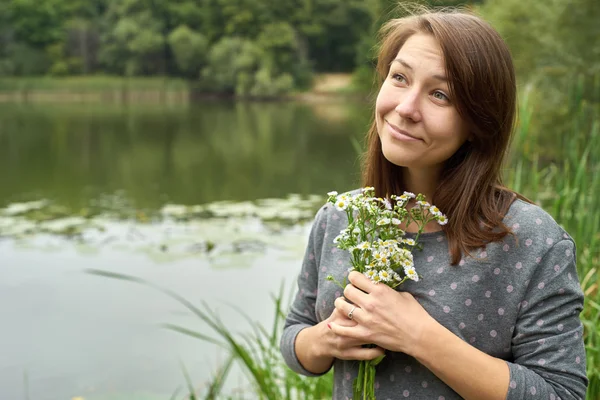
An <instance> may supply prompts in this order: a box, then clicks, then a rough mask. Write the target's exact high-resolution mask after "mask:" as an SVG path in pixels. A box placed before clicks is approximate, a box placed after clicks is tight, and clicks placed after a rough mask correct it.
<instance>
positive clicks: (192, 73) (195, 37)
mask: <svg viewBox="0 0 600 400" xmlns="http://www.w3.org/2000/svg"><path fill="white" fill-rule="evenodd" d="M168 43H169V46H170V47H171V51H172V53H173V55H174V56H175V61H176V62H177V66H178V68H179V70H180V71H181V72H182V73H183V74H184V75H186V76H188V77H197V76H198V75H199V73H200V69H201V67H202V66H203V65H204V64H205V62H206V55H207V53H208V40H207V39H206V37H204V35H202V34H200V33H198V32H195V31H193V30H192V29H190V28H189V27H188V26H187V25H179V26H178V27H177V28H176V29H175V30H173V31H172V32H171V33H170V34H169V37H168Z"/></svg>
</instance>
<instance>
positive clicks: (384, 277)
mask: <svg viewBox="0 0 600 400" xmlns="http://www.w3.org/2000/svg"><path fill="white" fill-rule="evenodd" d="M379 279H381V281H382V282H388V281H390V280H391V279H392V274H391V273H390V271H389V270H385V269H384V270H381V271H379Z"/></svg>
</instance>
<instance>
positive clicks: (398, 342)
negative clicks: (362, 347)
mask: <svg viewBox="0 0 600 400" xmlns="http://www.w3.org/2000/svg"><path fill="white" fill-rule="evenodd" d="M348 279H349V280H350V283H349V284H348V285H347V286H346V288H345V289H344V296H345V298H346V299H348V300H349V301H351V302H352V303H354V304H350V303H349V302H347V301H346V300H345V299H344V298H343V297H339V298H337V299H336V300H335V308H336V309H338V311H339V312H340V313H341V314H342V315H348V314H349V313H350V311H351V310H352V308H353V307H356V308H355V309H354V311H353V312H352V319H353V320H354V321H355V322H357V325H355V326H352V327H348V326H341V325H338V324H335V323H332V324H330V328H331V330H332V331H333V332H334V333H335V334H336V335H340V336H347V337H350V338H355V339H359V340H361V341H364V342H366V343H373V344H376V345H377V346H379V347H382V348H384V349H387V350H390V351H394V352H402V353H405V354H408V355H412V356H413V357H414V356H415V353H416V352H417V351H418V348H419V344H420V343H421V338H423V337H424V335H426V334H427V332H428V331H429V329H430V328H432V327H433V324H437V321H435V320H434V319H433V317H431V316H430V315H429V313H427V311H425V309H424V308H423V307H422V306H421V304H419V302H418V301H417V300H416V299H415V298H414V297H413V295H411V294H410V293H406V292H397V291H396V290H394V289H392V288H390V287H389V286H387V285H385V284H375V283H373V282H372V281H371V280H370V279H369V278H367V277H366V276H364V275H363V274H361V273H360V272H356V271H352V272H351V273H350V274H349V275H348Z"/></svg>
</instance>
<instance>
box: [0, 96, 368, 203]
mask: <svg viewBox="0 0 600 400" xmlns="http://www.w3.org/2000/svg"><path fill="white" fill-rule="evenodd" d="M331 106H332V105H329V107H331ZM315 107H316V109H317V111H318V112H315ZM323 110H325V111H326V110H327V107H324V106H314V105H304V104H295V103H230V102H219V103H200V104H195V105H191V106H189V107H183V106H182V108H158V107H155V106H148V107H146V106H144V107H140V106H136V107H130V108H119V107H118V106H108V107H106V108H98V107H97V106H95V107H90V106H85V105H82V106H56V107H48V106H16V105H0V168H1V169H2V171H5V173H3V174H2V175H1V176H0V205H6V204H7V203H8V202H9V201H19V200H37V199H40V198H51V199H53V200H58V201H59V202H60V203H63V204H65V205H69V206H79V207H82V206H84V205H86V204H87V203H88V202H89V200H90V199H91V198H94V197H97V196H99V195H100V194H106V193H114V192H116V191H119V190H125V191H126V197H127V198H128V199H130V200H131V201H132V202H133V203H134V204H135V205H136V206H137V207H140V208H144V207H148V208H157V207H159V206H161V205H162V204H164V203H165V202H167V201H170V202H175V203H182V204H199V203H207V202H211V201H216V200H224V199H229V200H252V199H257V198H265V197H284V196H285V195H287V194H289V193H300V194H313V193H323V192H326V191H329V190H331V189H332V188H336V189H338V190H343V189H346V188H351V187H353V186H354V185H355V183H356V182H357V172H356V171H358V164H357V159H356V155H355V153H354V150H353V149H352V146H351V143H350V140H349V138H350V137H352V136H354V137H360V136H361V135H362V134H363V132H365V127H366V124H367V119H368V114H369V111H368V108H367V107H366V106H365V105H363V104H345V105H341V106H339V105H338V107H337V111H336V109H334V110H333V112H332V113H331V114H332V115H333V117H332V118H326V117H327V113H326V112H325V114H323ZM340 110H341V112H342V117H340V115H339V114H340ZM336 112H337V114H336Z"/></svg>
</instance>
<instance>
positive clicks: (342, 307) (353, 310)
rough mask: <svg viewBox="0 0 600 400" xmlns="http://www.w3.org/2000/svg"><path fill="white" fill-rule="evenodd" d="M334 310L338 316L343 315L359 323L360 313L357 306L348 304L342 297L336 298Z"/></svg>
mask: <svg viewBox="0 0 600 400" xmlns="http://www.w3.org/2000/svg"><path fill="white" fill-rule="evenodd" d="M334 305H335V308H336V309H337V310H338V311H339V312H340V314H342V315H345V316H346V318H348V319H351V320H355V319H356V320H357V321H358V322H360V316H359V314H360V312H361V311H362V310H361V308H360V307H359V306H358V305H355V304H350V303H348V302H347V301H346V299H344V298H343V297H338V298H337V299H335V302H334Z"/></svg>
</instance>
